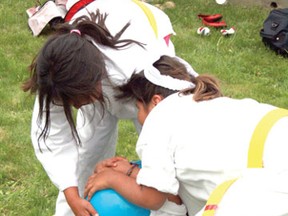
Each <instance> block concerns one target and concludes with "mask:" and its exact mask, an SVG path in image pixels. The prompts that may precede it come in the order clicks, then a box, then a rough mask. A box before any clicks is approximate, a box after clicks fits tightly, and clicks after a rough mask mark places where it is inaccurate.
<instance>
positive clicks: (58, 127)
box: [31, 0, 174, 216]
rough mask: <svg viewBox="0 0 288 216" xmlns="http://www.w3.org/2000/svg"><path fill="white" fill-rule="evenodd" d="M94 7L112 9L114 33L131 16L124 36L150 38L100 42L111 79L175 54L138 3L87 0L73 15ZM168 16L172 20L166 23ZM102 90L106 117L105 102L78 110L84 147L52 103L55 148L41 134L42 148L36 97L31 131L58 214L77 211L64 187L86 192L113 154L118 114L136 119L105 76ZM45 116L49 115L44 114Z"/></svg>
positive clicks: (158, 14) (164, 29)
mask: <svg viewBox="0 0 288 216" xmlns="http://www.w3.org/2000/svg"><path fill="white" fill-rule="evenodd" d="M68 3H69V1H68V2H67V4H68ZM149 7H151V10H153V13H155V14H154V15H155V18H156V20H157V22H158V21H159V22H160V23H161V25H159V26H158V27H159V35H161V34H164V33H166V35H169V34H171V33H173V32H174V31H173V29H172V26H171V23H170V21H169V18H168V17H167V15H165V14H164V13H163V12H162V11H160V10H159V9H157V8H155V7H152V6H149ZM96 8H100V10H101V12H102V13H105V12H106V13H108V14H109V16H108V17H107V23H106V24H107V27H108V29H109V30H111V33H112V34H115V33H116V32H118V31H120V30H121V29H122V27H123V26H124V25H125V24H126V23H127V22H128V21H131V25H130V27H129V28H128V29H127V31H126V32H125V33H124V34H123V37H122V39H134V40H137V41H139V42H143V43H144V44H147V45H145V48H146V49H143V48H141V47H139V46H136V45H133V46H130V47H129V48H128V49H121V50H119V51H115V50H112V49H110V48H107V47H103V46H102V47H101V46H99V47H101V51H102V52H103V53H104V54H105V55H106V57H107V61H106V67H107V69H108V73H109V78H110V79H111V81H112V83H113V84H116V85H118V84H122V83H124V82H125V81H126V80H127V79H128V78H129V77H130V76H131V74H132V73H133V72H134V70H137V68H139V67H140V68H141V67H142V62H143V59H148V58H149V59H151V60H153V59H154V58H156V56H157V59H158V58H159V55H161V54H167V55H172V56H174V46H173V44H172V43H171V42H170V44H169V47H167V45H166V43H165V41H164V40H163V39H159V38H158V39H157V38H156V37H155V34H154V32H153V30H152V28H151V26H150V24H149V22H148V19H147V17H146V15H143V11H142V10H139V7H138V6H137V5H136V4H135V3H133V2H131V1H128V0H97V1H95V2H93V3H91V4H89V8H83V9H82V10H81V11H79V12H78V13H77V14H76V15H75V17H76V16H80V15H83V14H85V15H87V10H89V11H95V10H96ZM86 9H87V10H86ZM75 17H74V18H75ZM165 22H168V23H167V24H163V23H165ZM162 24H163V25H162ZM162 36H163V35H162ZM154 54H155V56H154ZM142 69H143V68H142ZM103 92H104V93H105V95H106V96H107V104H106V107H105V112H104V116H103V117H102V113H101V106H100V105H99V104H98V103H95V104H94V105H93V104H90V105H86V106H84V107H82V109H83V110H84V112H83V113H82V112H78V114H77V129H78V133H79V136H80V138H81V140H82V146H81V147H80V148H78V147H77V145H76V143H75V141H74V140H73V138H72V134H71V130H70V126H69V124H68V122H67V120H66V118H65V115H64V112H63V109H62V107H57V106H53V107H51V113H50V117H51V128H50V131H49V138H48V139H47V141H46V145H47V146H48V147H49V148H50V149H51V150H52V152H50V151H49V150H48V149H47V148H46V146H45V143H44V142H43V140H40V144H39V145H40V146H41V148H42V150H43V153H41V152H40V151H39V148H38V140H37V138H38V135H39V133H40V131H41V126H40V129H39V125H38V123H37V117H38V109H39V107H38V99H37V98H36V101H35V105H34V110H33V118H32V127H31V137H32V143H33V146H34V148H35V153H36V156H37V158H38V159H39V161H40V162H41V164H42V165H43V167H44V169H45V171H46V172H47V174H48V176H49V177H50V179H51V181H52V182H53V183H54V184H55V185H56V186H57V187H58V188H59V190H60V193H59V197H58V199H57V208H56V213H55V216H70V215H73V213H72V211H71V209H70V208H69V207H68V205H67V203H66V201H65V197H64V196H63V194H62V192H61V191H63V190H65V189H66V188H68V187H71V186H78V187H79V190H80V195H83V189H84V185H85V183H86V180H87V178H88V176H89V175H91V173H92V171H93V169H94V166H95V164H96V163H97V162H98V161H100V160H103V159H105V158H108V157H112V156H114V154H115V148H116V146H115V145H116V140H117V122H118V119H119V118H121V119H122V118H125V119H131V120H134V122H136V120H137V118H136V117H137V108H136V106H135V103H132V102H131V103H125V104H123V103H119V102H117V101H115V99H114V94H115V92H114V90H113V88H112V86H111V84H109V82H106V81H105V80H104V81H103ZM108 101H109V102H108ZM44 116H45V114H44ZM44 121H45V119H43V122H44ZM42 127H43V124H42Z"/></svg>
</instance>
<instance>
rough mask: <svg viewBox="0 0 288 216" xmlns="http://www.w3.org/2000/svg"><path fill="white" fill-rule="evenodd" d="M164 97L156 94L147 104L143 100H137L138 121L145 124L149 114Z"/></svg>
mask: <svg viewBox="0 0 288 216" xmlns="http://www.w3.org/2000/svg"><path fill="white" fill-rule="evenodd" d="M162 99H163V98H162V96H160V95H154V96H153V97H152V99H151V101H150V102H149V103H148V104H147V105H145V104H144V103H143V102H142V101H137V102H136V106H137V108H138V121H139V123H140V124H141V125H143V124H144V122H145V120H146V118H147V116H148V114H149V113H150V112H151V110H152V109H153V108H154V107H155V106H156V105H157V104H158V103H159V102H160V101H161V100H162Z"/></svg>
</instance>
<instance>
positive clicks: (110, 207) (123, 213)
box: [90, 189, 150, 216]
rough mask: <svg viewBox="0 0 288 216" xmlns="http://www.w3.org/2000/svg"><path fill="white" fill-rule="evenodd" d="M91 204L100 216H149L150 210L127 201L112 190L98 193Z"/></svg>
mask: <svg viewBox="0 0 288 216" xmlns="http://www.w3.org/2000/svg"><path fill="white" fill-rule="evenodd" d="M90 203H91V204H92V206H93V207H94V208H95V210H96V211H97V212H98V214H99V215H100V216H149V215H150V210H148V209H144V208H142V207H139V206H137V205H135V204H133V203H130V202H129V201H127V200H126V199H125V198H124V197H122V196H121V195H120V194H119V193H117V192H116V191H114V190H112V189H105V190H101V191H97V192H96V193H95V194H94V195H93V196H92V198H91V200H90Z"/></svg>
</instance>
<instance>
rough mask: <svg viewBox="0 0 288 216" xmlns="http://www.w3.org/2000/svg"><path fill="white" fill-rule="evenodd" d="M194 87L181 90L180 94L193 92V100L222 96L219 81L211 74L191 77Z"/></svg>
mask: <svg viewBox="0 0 288 216" xmlns="http://www.w3.org/2000/svg"><path fill="white" fill-rule="evenodd" d="M193 83H195V88H193V89H187V90H183V91H181V93H182V94H184V95H187V94H193V99H194V100H195V101H205V100H211V99H214V98H217V97H221V96H223V94H222V92H221V90H220V85H219V81H218V80H217V79H216V78H214V77H213V76H211V75H199V76H197V77H195V78H194V79H193Z"/></svg>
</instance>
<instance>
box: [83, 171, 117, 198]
mask: <svg viewBox="0 0 288 216" xmlns="http://www.w3.org/2000/svg"><path fill="white" fill-rule="evenodd" d="M115 173H116V171H114V170H113V169H106V170H103V171H101V172H99V173H94V174H93V175H91V176H90V177H89V179H88V181H87V183H86V186H85V191H84V197H86V196H88V197H87V198H88V200H90V199H91V197H92V196H93V194H94V193H95V192H96V191H99V190H103V189H107V188H110V185H109V180H111V181H112V180H114V179H115Z"/></svg>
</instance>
